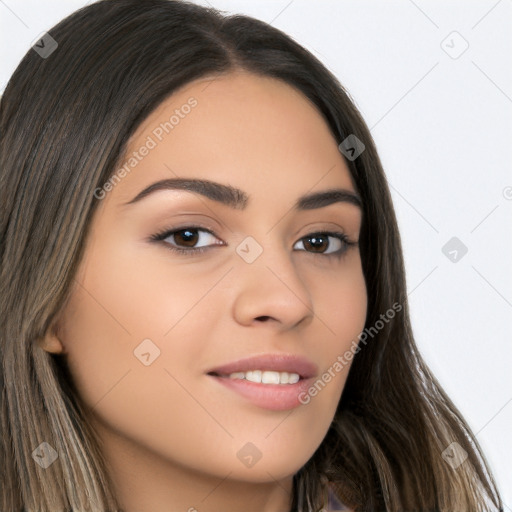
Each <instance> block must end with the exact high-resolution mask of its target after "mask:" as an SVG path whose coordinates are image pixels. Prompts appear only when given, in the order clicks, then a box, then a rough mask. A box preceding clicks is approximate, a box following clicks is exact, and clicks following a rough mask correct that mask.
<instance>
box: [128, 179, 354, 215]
mask: <svg viewBox="0 0 512 512" xmlns="http://www.w3.org/2000/svg"><path fill="white" fill-rule="evenodd" d="M160 190H185V191H187V192H196V193H198V194H201V195H203V196H205V197H207V198H208V199H211V200H213V201H217V202H219V203H221V204H224V205H226V206H229V207H230V208H233V209H237V210H244V209H245V208H246V207H247V204H248V202H249V196H248V194H247V193H246V192H244V191H243V190H240V189H239V188H235V187H232V186H231V185H225V184H223V183H217V182H214V181H210V180H200V179H185V178H169V179H165V180H160V181H156V182H155V183H152V184H151V185H149V186H148V187H146V188H145V189H144V190H142V191H141V192H139V193H138V194H137V195H136V196H135V197H134V198H133V199H131V200H130V201H128V202H126V203H122V204H121V205H120V206H126V205H131V204H134V203H137V202H138V201H141V200H142V199H144V198H145V197H148V196H149V195H150V194H153V193H154V192H157V191H160ZM333 203H348V204H352V205H354V206H357V207H359V208H361V209H362V207H363V205H362V201H361V198H360V197H359V195H358V194H356V193H355V192H352V191H350V190H347V189H342V188H333V189H329V190H324V191H322V192H313V193H311V194H305V195H303V196H301V197H299V198H298V199H297V202H296V203H295V205H294V209H295V210H314V209H317V208H323V207H325V206H328V205H330V204H333Z"/></svg>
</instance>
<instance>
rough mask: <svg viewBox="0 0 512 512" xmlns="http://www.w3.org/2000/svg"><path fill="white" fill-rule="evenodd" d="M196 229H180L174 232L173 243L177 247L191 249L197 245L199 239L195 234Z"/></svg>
mask: <svg viewBox="0 0 512 512" xmlns="http://www.w3.org/2000/svg"><path fill="white" fill-rule="evenodd" d="M197 231H198V230H197V229H188V228H187V229H181V230H180V231H175V232H174V234H173V236H174V241H175V243H177V244H178V245H181V244H183V245H185V246H186V247H193V246H194V245H195V244H197V241H198V239H199V235H198V234H197Z"/></svg>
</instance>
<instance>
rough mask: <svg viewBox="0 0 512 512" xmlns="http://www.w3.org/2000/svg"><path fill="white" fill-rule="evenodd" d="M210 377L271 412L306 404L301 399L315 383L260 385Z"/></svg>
mask: <svg viewBox="0 0 512 512" xmlns="http://www.w3.org/2000/svg"><path fill="white" fill-rule="evenodd" d="M283 371H285V370H283ZM208 377H210V378H212V379H214V381H216V382H219V383H220V384H221V385H223V386H225V387H226V388H228V389H230V390H232V391H235V392H236V393H238V394H239V395H241V396H242V397H244V398H246V399H247V400H249V401H250V402H252V403H253V404H254V405H256V406H258V407H261V408H263V409H268V410H271V411H287V410H289V409H294V408H295V407H298V406H299V405H301V404H304V402H302V401H301V397H304V396H307V393H308V389H309V387H310V386H311V385H312V383H313V381H314V379H313V378H310V379H302V380H299V382H297V383H296V384H258V383H257V382H250V381H248V380H245V379H230V378H229V377H218V376H214V375H208ZM306 403H307V402H306Z"/></svg>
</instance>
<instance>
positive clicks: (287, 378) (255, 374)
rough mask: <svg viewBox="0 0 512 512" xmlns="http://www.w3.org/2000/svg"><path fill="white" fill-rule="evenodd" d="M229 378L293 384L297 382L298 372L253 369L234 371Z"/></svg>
mask: <svg viewBox="0 0 512 512" xmlns="http://www.w3.org/2000/svg"><path fill="white" fill-rule="evenodd" d="M229 378H230V379H246V380H248V381H250V382H256V383H258V384H295V383H297V382H299V380H300V376H299V374H298V373H288V372H273V371H263V370H253V371H250V372H235V373H232V374H231V375H229Z"/></svg>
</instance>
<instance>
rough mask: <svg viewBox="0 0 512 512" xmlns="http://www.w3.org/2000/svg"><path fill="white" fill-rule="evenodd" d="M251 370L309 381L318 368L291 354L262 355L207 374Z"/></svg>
mask: <svg viewBox="0 0 512 512" xmlns="http://www.w3.org/2000/svg"><path fill="white" fill-rule="evenodd" d="M251 370H271V371H276V372H288V373H297V374H299V376H300V377H301V378H302V379H309V378H311V377H314V376H315V375H317V373H318V368H317V366H316V365H315V364H314V363H313V362H311V361H309V360H308V359H306V358H305V357H302V356H296V355H292V354H264V355H259V356H253V357H247V358H244V359H239V360H238V361H233V362H231V363H228V364H225V365H222V366H218V367H216V368H212V369H211V370H209V371H208V372H207V373H209V374H212V373H215V374H218V375H230V374H231V373H235V372H248V371H251Z"/></svg>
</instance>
